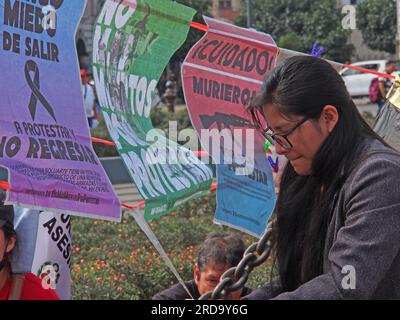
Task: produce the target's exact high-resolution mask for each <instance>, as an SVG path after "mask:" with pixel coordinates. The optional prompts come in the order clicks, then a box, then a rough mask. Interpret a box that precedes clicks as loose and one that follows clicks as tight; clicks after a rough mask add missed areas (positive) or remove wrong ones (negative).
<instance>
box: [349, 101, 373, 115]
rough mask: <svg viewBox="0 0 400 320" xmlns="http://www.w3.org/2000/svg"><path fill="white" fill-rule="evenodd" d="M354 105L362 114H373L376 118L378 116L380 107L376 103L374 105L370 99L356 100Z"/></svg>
mask: <svg viewBox="0 0 400 320" xmlns="http://www.w3.org/2000/svg"><path fill="white" fill-rule="evenodd" d="M354 103H355V104H356V106H357V108H358V110H359V111H360V112H371V113H372V115H373V116H374V117H375V116H376V113H377V111H378V106H377V105H376V103H374V104H372V103H371V102H370V101H369V98H363V99H354Z"/></svg>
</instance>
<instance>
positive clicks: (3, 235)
mask: <svg viewBox="0 0 400 320" xmlns="http://www.w3.org/2000/svg"><path fill="white" fill-rule="evenodd" d="M16 241H17V234H16V232H15V230H14V209H13V206H6V205H2V204H0V300H60V298H59V297H58V295H57V293H56V292H55V291H54V290H53V289H45V288H44V286H42V280H41V279H39V278H38V277H37V276H35V275H34V274H32V273H24V274H13V273H12V270H11V264H10V255H11V252H12V251H13V249H14V248H15V244H16Z"/></svg>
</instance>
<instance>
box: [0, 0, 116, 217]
mask: <svg viewBox="0 0 400 320" xmlns="http://www.w3.org/2000/svg"><path fill="white" fill-rule="evenodd" d="M85 5H86V1H85V0H75V1H63V0H47V1H46V0H43V1H42V0H41V1H16V0H0V33H1V42H0V70H1V73H0V88H1V92H0V110H1V115H2V116H1V125H0V165H2V166H4V167H6V168H7V169H8V172H9V182H10V184H11V190H10V192H9V195H8V199H7V201H8V203H12V204H19V205H23V206H28V207H34V208H37V209H44V210H51V211H60V212H62V213H69V214H74V215H80V216H87V217H94V218H101V219H106V220H120V217H121V207H120V203H119V200H118V198H117V196H116V195H115V193H114V191H113V189H112V186H111V183H110V181H109V179H108V177H107V175H106V173H105V171H104V169H103V167H102V166H101V164H100V161H99V160H98V158H97V156H96V154H95V153H94V151H93V148H92V144H91V139H90V133H89V127H88V123H87V118H86V114H85V111H84V107H83V98H82V91H81V82H80V74H79V65H78V59H77V54H76V48H75V40H74V38H75V33H76V29H77V26H78V24H79V21H80V18H81V16H82V13H83V10H84V8H85Z"/></svg>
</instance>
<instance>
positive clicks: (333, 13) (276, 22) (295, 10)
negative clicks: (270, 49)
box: [237, 0, 353, 62]
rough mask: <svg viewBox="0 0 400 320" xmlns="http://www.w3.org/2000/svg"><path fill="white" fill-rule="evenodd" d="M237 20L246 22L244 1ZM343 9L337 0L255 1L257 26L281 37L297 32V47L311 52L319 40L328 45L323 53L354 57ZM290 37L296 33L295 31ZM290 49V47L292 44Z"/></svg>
mask: <svg viewBox="0 0 400 320" xmlns="http://www.w3.org/2000/svg"><path fill="white" fill-rule="evenodd" d="M241 12H242V14H241V15H240V16H239V18H238V20H237V23H238V24H239V25H241V26H246V15H247V10H246V6H245V3H243V8H242V11H241ZM342 19H343V16H342V14H341V9H340V8H337V7H336V1H335V0H319V1H315V0H257V1H254V2H253V21H254V25H253V27H254V28H255V29H257V30H259V31H263V32H266V33H269V34H271V35H272V37H273V38H274V39H275V40H277V41H278V42H279V41H283V40H281V39H280V38H281V37H284V40H285V42H286V43H288V41H287V39H285V36H286V37H287V34H294V35H296V36H297V40H298V41H297V42H296V43H295V45H296V49H298V51H300V52H304V53H310V52H311V50H312V47H313V44H314V42H315V41H317V42H318V44H319V45H320V46H322V47H324V48H325V53H324V54H323V57H324V58H326V59H331V60H336V61H339V62H340V61H347V60H349V59H350V57H351V54H352V51H353V46H352V45H351V44H349V43H348V39H349V35H350V33H349V31H348V30H344V29H343V27H342ZM289 37H293V36H292V35H291V36H289ZM288 49H290V48H288Z"/></svg>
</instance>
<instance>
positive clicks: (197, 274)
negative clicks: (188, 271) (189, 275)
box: [193, 263, 200, 284]
mask: <svg viewBox="0 0 400 320" xmlns="http://www.w3.org/2000/svg"><path fill="white" fill-rule="evenodd" d="M193 277H194V281H195V282H196V284H197V283H198V282H199V280H200V270H199V266H198V265H197V263H195V264H194V268H193Z"/></svg>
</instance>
